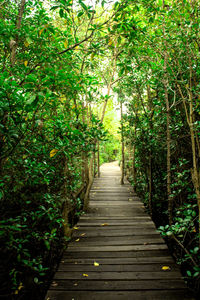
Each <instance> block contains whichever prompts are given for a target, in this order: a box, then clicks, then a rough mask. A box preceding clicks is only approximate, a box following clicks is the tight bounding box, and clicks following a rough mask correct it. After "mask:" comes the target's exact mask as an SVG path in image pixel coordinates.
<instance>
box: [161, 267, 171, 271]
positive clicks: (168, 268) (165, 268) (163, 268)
mask: <svg viewBox="0 0 200 300" xmlns="http://www.w3.org/2000/svg"><path fill="white" fill-rule="evenodd" d="M162 270H163V271H170V270H171V269H170V267H169V266H163V267H162Z"/></svg>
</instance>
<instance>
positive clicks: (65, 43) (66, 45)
mask: <svg viewBox="0 0 200 300" xmlns="http://www.w3.org/2000/svg"><path fill="white" fill-rule="evenodd" d="M64 46H65V48H67V47H68V41H67V40H66V41H65V42H64Z"/></svg>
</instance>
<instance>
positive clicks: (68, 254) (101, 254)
mask: <svg viewBox="0 0 200 300" xmlns="http://www.w3.org/2000/svg"><path fill="white" fill-rule="evenodd" d="M168 254H169V252H168V251H167V250H151V251H150V250H149V251H134V252H133V251H132V252H131V251H123V252H98V251H96V252H81V253H80V252H79V251H73V252H71V251H69V250H66V251H65V253H64V258H65V257H68V258H80V257H81V258H93V259H96V258H100V257H102V258H103V257H105V258H113V257H115V258H119V257H121V258H122V257H123V258H124V257H126V258H133V257H153V256H159V257H160V256H166V255H168Z"/></svg>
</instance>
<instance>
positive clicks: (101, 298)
mask: <svg viewBox="0 0 200 300" xmlns="http://www.w3.org/2000/svg"><path fill="white" fill-rule="evenodd" d="M144 286H145V282H144ZM73 299H74V300H87V299H89V300H187V299H190V300H195V298H193V297H192V296H191V293H190V292H189V291H187V290H182V289H181V290H180V289H177V290H171V291H170V290H161V291H101V292H99V291H95V292H89V291H69V292H68V291H49V292H48V294H47V296H46V300H73Z"/></svg>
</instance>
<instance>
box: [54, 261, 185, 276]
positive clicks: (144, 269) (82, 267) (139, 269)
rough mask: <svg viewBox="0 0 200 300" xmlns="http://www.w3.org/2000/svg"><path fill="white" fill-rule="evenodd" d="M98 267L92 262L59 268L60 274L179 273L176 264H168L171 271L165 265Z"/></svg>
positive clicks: (100, 265)
mask: <svg viewBox="0 0 200 300" xmlns="http://www.w3.org/2000/svg"><path fill="white" fill-rule="evenodd" d="M98 263H99V266H98V267H95V265H94V260H93V261H91V264H89V265H84V264H81V265H79V264H68V263H63V264H61V265H60V267H59V270H58V271H59V272H63V271H66V272H71V271H77V272H78V271H80V272H85V273H86V272H91V271H98V272H161V273H163V272H168V273H169V275H168V276H170V272H171V271H174V270H175V271H178V270H179V268H178V267H177V265H176V264H175V263H173V264H171V263H168V264H167V266H169V267H170V271H163V270H162V267H163V264H161V263H157V264H151V263H149V264H144V265H140V264H131V265H130V264H124V265H123V264H120V265H119V264H118V265H116V264H115V265H105V264H101V263H100V262H98Z"/></svg>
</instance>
